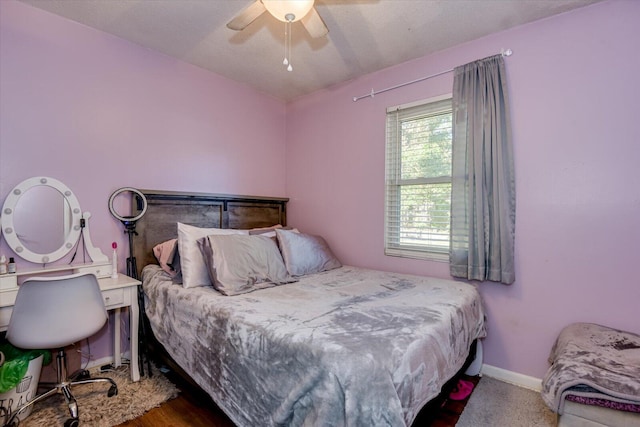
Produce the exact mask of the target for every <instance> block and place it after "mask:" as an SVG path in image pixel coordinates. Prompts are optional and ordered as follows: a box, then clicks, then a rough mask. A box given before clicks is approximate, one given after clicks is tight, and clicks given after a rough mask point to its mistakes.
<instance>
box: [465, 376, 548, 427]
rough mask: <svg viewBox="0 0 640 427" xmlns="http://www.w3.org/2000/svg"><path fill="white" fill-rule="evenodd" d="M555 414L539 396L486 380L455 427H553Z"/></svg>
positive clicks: (479, 384) (505, 384)
mask: <svg viewBox="0 0 640 427" xmlns="http://www.w3.org/2000/svg"><path fill="white" fill-rule="evenodd" d="M555 425H556V414H555V413H553V412H552V411H551V410H550V409H549V408H548V407H547V405H545V404H544V402H543V401H542V397H541V396H540V393H538V392H535V391H533V390H529V389H526V388H522V387H518V386H515V385H512V384H508V383H505V382H503V381H498V380H496V379H494V378H491V377H487V376H484V377H482V379H481V380H480V382H479V383H478V385H477V386H476V388H475V389H474V390H473V394H471V397H470V398H469V402H467V405H466V406H465V408H464V411H462V414H461V415H460V418H459V419H458V423H457V424H456V427H485V426H486V427H489V426H491V427H494V426H509V427H533V426H540V427H553V426H555Z"/></svg>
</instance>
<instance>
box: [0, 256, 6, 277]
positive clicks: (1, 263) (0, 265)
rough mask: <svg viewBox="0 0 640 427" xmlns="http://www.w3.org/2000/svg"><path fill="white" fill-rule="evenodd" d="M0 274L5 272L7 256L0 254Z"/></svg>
mask: <svg viewBox="0 0 640 427" xmlns="http://www.w3.org/2000/svg"><path fill="white" fill-rule="evenodd" d="M0 274H7V258H5V256H4V255H1V256H0Z"/></svg>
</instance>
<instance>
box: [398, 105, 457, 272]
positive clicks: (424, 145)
mask: <svg viewBox="0 0 640 427" xmlns="http://www.w3.org/2000/svg"><path fill="white" fill-rule="evenodd" d="M451 117H452V114H451V98H447V99H444V100H437V101H432V102H429V101H426V102H425V103H423V104H420V105H411V106H407V107H394V108H392V109H389V110H388V111H387V126H386V128H387V134H386V141H387V150H386V203H385V254H387V255H393V256H404V257H409V258H431V259H444V258H446V257H448V253H449V226H450V216H451V139H452V135H451V133H452V130H451V125H452V124H451V122H452V118H451Z"/></svg>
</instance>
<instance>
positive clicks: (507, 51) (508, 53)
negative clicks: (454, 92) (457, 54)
mask: <svg viewBox="0 0 640 427" xmlns="http://www.w3.org/2000/svg"><path fill="white" fill-rule="evenodd" d="M512 54H513V51H512V50H511V49H502V50H501V51H500V55H502V56H511V55H512ZM453 70H454V69H453V68H451V69H450V70H444V71H440V72H439V73H435V74H431V75H430V76H425V77H420V78H419V79H415V80H411V81H410V82H405V83H400V84H399V85H395V86H391V87H388V88H386V89H380V90H378V91H374V90H373V88H372V89H371V93H368V94H366V95H361V96H354V97H353V102H356V101H359V100H361V99H364V98H373V97H374V96H375V95H377V94H379V93H384V92H388V91H390V90H394V89H399V88H401V87H404V86H409V85H412V84H414V83H418V82H421V81H423V80H428V79H431V78H433V77H438V76H441V75H443V74H447V73H450V72H452V71H453Z"/></svg>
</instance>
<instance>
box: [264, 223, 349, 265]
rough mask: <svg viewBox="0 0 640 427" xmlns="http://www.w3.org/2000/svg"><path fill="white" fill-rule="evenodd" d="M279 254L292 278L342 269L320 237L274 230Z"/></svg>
mask: <svg viewBox="0 0 640 427" xmlns="http://www.w3.org/2000/svg"><path fill="white" fill-rule="evenodd" d="M276 236H277V237H278V244H279V245H280V252H282V257H283V258H284V264H285V265H286V267H287V271H288V272H289V274H291V275H292V276H304V275H305V274H313V273H319V272H321V271H326V270H333V269H334V268H338V267H342V264H341V263H340V261H338V259H337V258H336V257H335V255H333V252H331V249H329V245H327V242H325V240H324V239H323V238H322V237H320V236H312V235H310V234H304V233H297V232H295V231H289V230H281V229H277V230H276Z"/></svg>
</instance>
